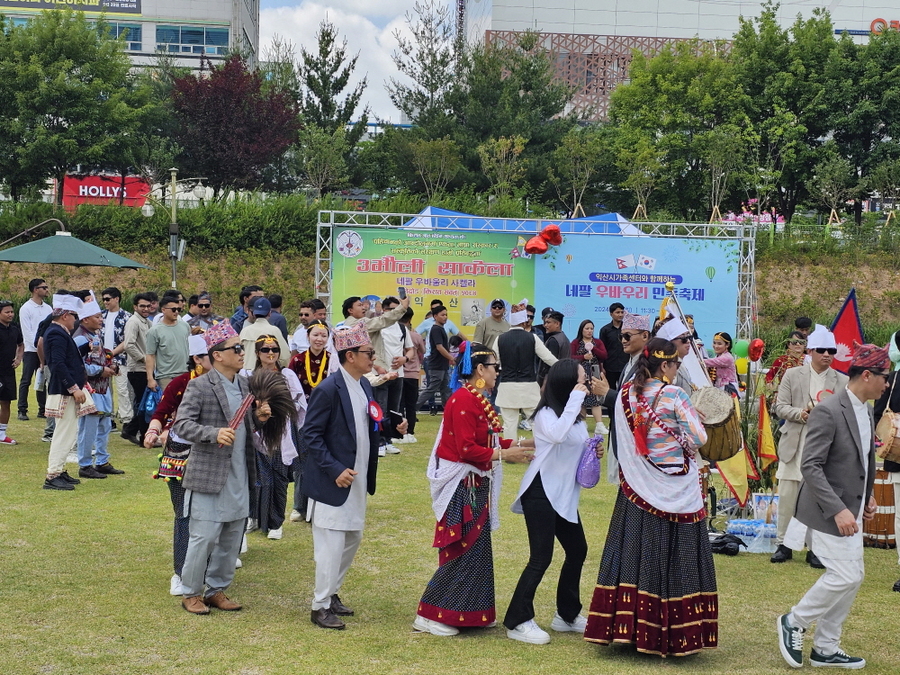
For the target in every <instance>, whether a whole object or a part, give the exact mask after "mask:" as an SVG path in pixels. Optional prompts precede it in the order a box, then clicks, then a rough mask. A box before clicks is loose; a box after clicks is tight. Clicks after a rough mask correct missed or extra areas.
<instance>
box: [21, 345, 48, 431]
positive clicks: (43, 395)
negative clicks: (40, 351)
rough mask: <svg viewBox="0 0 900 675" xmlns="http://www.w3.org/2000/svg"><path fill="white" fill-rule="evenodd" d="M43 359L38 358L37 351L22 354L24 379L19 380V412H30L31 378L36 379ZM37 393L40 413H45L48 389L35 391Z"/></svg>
mask: <svg viewBox="0 0 900 675" xmlns="http://www.w3.org/2000/svg"><path fill="white" fill-rule="evenodd" d="M40 368H41V361H40V359H39V358H38V355H37V352H25V354H23V355H22V379H21V380H20V381H19V412H20V413H27V412H28V389H29V388H30V387H31V380H33V379H34V374H35V373H36V372H37V371H38V370H40ZM35 393H36V394H37V402H38V415H43V414H44V405H45V404H46V403H47V391H46V389H45V390H44V391H38V392H35Z"/></svg>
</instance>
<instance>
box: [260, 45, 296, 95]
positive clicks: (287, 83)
mask: <svg viewBox="0 0 900 675" xmlns="http://www.w3.org/2000/svg"><path fill="white" fill-rule="evenodd" d="M259 70H260V72H261V73H262V75H263V88H264V90H265V91H269V90H274V91H278V92H284V93H287V94H289V95H290V97H291V99H292V100H294V101H296V102H297V104H298V105H300V104H302V101H303V91H302V88H303V84H302V82H301V78H300V73H301V72H302V65H301V63H300V61H299V60H298V59H297V48H296V47H295V46H294V43H293V42H291V41H290V40H286V39H285V38H283V37H281V36H280V35H278V34H276V35H274V36H273V37H272V42H271V43H270V44H269V46H268V47H266V50H265V52H263V60H262V61H261V62H260V64H259Z"/></svg>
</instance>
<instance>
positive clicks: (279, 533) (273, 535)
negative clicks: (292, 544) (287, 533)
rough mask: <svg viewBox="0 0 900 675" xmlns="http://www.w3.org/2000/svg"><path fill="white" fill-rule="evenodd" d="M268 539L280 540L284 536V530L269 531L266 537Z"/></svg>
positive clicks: (281, 528) (280, 528)
mask: <svg viewBox="0 0 900 675" xmlns="http://www.w3.org/2000/svg"><path fill="white" fill-rule="evenodd" d="M267 536H268V537H269V539H281V538H282V537H283V536H284V528H283V527H279V528H278V529H277V530H269V534H268V535H267Z"/></svg>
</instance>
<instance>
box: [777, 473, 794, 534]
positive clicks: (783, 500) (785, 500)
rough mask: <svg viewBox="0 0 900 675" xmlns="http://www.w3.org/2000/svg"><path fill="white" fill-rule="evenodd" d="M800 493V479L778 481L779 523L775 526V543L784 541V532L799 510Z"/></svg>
mask: <svg viewBox="0 0 900 675" xmlns="http://www.w3.org/2000/svg"><path fill="white" fill-rule="evenodd" d="M799 494H800V481H799V480H784V479H782V480H779V481H778V525H777V526H776V527H775V545H776V546H781V545H782V544H783V543H784V533H785V532H787V527H788V523H789V522H791V518H793V517H794V512H795V511H796V510H797V496H798V495H799Z"/></svg>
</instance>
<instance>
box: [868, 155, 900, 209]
mask: <svg viewBox="0 0 900 675" xmlns="http://www.w3.org/2000/svg"><path fill="white" fill-rule="evenodd" d="M869 185H870V186H871V187H872V188H873V189H874V190H875V191H876V192H878V196H879V197H880V198H881V204H882V208H884V206H885V205H886V204H887V203H888V202H890V205H891V209H890V213H889V214H888V221H890V220H891V218H895V219H896V216H895V214H894V212H895V211H896V210H897V200H898V199H900V160H898V159H887V160H883V161H882V162H881V163H880V164H879V165H878V166H876V167H875V168H874V169H873V170H872V173H871V174H870V176H869Z"/></svg>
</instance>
